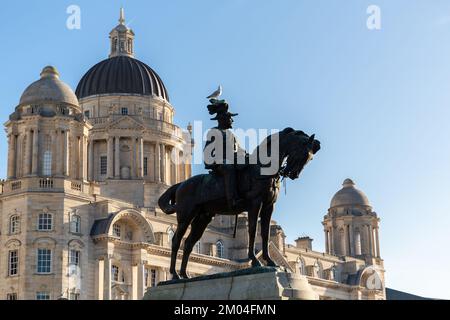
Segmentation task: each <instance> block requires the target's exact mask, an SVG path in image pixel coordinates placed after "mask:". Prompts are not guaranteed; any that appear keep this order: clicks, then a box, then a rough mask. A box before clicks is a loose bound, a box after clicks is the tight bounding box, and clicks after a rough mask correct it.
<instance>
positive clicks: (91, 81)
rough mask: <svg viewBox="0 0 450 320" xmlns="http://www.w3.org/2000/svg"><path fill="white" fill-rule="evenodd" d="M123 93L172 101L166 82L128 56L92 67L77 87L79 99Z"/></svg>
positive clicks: (150, 69)
mask: <svg viewBox="0 0 450 320" xmlns="http://www.w3.org/2000/svg"><path fill="white" fill-rule="evenodd" d="M121 93H125V94H139V95H145V96H152V95H155V96H157V97H160V98H162V99H164V100H166V101H169V95H168V94H167V90H166V88H165V86H164V83H163V82H162V80H161V78H160V77H159V76H158V75H157V74H156V72H155V71H153V70H152V68H150V67H149V66H148V65H146V64H145V63H143V62H141V61H139V60H137V59H134V58H132V57H129V56H125V55H121V56H115V57H112V58H109V59H106V60H103V61H101V62H99V63H98V64H96V65H95V66H93V67H92V68H91V69H90V70H89V71H88V72H87V73H86V74H85V75H84V76H83V78H82V79H81V80H80V83H79V84H78V86H77V89H76V95H77V97H78V99H82V98H85V97H88V96H93V95H98V94H121Z"/></svg>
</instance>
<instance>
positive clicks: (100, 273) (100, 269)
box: [95, 259, 105, 300]
mask: <svg viewBox="0 0 450 320" xmlns="http://www.w3.org/2000/svg"><path fill="white" fill-rule="evenodd" d="M96 275H97V280H96V281H95V282H96V287H97V288H96V289H97V290H96V299H97V300H103V293H104V287H105V284H104V280H105V260H101V259H99V260H97V272H96Z"/></svg>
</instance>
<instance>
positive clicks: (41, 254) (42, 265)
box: [36, 249, 52, 273]
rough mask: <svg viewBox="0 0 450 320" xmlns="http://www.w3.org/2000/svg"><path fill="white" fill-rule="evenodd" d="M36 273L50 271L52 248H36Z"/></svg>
mask: <svg viewBox="0 0 450 320" xmlns="http://www.w3.org/2000/svg"><path fill="white" fill-rule="evenodd" d="M36 271H37V273H50V272H52V250H50V249H38V251H37V270H36Z"/></svg>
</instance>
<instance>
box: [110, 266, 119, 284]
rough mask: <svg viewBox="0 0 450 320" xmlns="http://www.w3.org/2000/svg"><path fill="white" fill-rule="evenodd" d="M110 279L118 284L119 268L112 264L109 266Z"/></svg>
mask: <svg viewBox="0 0 450 320" xmlns="http://www.w3.org/2000/svg"><path fill="white" fill-rule="evenodd" d="M111 277H112V280H113V281H116V282H119V267H118V266H116V265H114V264H113V265H112V266H111Z"/></svg>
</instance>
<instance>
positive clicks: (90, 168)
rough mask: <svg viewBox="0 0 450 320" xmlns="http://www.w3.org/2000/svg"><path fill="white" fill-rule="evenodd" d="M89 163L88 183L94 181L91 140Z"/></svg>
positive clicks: (90, 144) (91, 142) (92, 141)
mask: <svg viewBox="0 0 450 320" xmlns="http://www.w3.org/2000/svg"><path fill="white" fill-rule="evenodd" d="M88 154H89V163H88V167H89V178H88V179H89V180H90V181H94V140H93V139H91V140H90V141H89V152H88Z"/></svg>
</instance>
